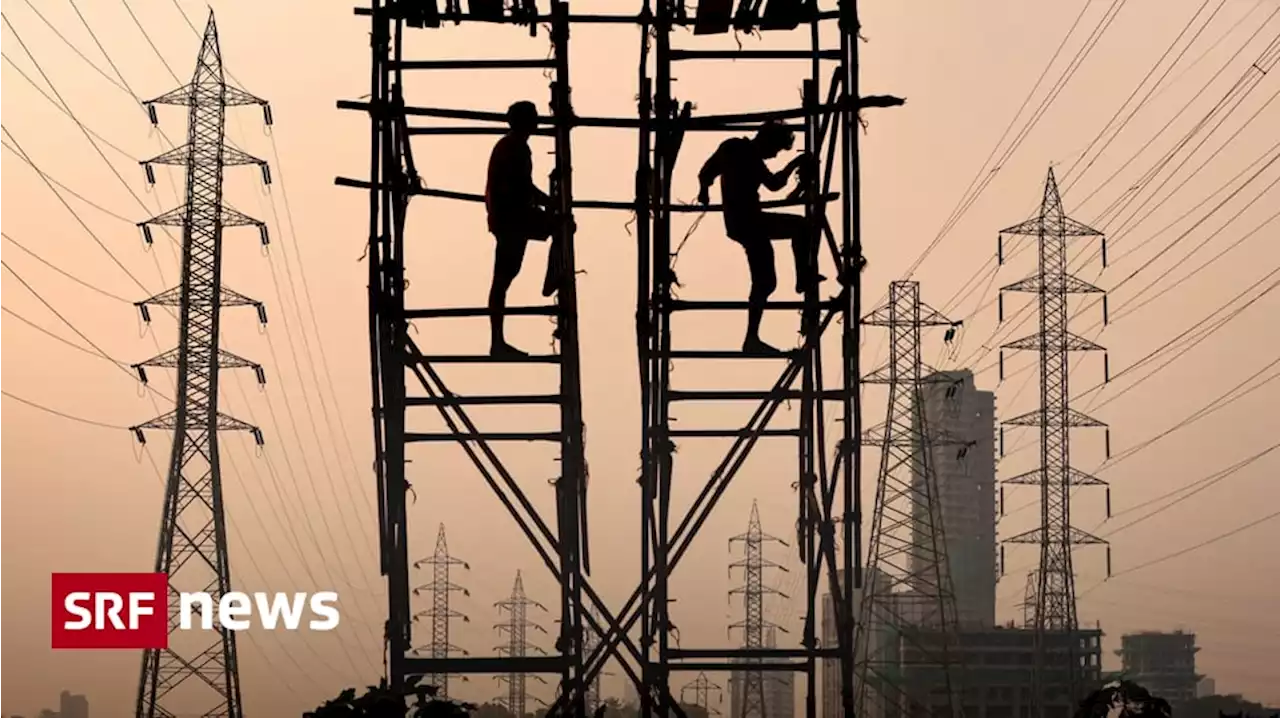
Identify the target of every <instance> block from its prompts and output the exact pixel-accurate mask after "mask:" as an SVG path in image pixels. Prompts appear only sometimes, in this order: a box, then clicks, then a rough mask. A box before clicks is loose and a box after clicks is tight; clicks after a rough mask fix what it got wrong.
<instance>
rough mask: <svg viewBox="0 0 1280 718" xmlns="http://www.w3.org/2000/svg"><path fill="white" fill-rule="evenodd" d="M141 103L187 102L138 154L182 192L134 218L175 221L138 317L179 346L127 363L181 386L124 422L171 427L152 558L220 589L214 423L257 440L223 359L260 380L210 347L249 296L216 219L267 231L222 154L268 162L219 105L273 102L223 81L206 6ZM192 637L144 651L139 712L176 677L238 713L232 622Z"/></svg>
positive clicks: (222, 524) (174, 574)
mask: <svg viewBox="0 0 1280 718" xmlns="http://www.w3.org/2000/svg"><path fill="white" fill-rule="evenodd" d="M146 104H147V109H148V112H149V113H150V115H151V118H152V121H153V122H155V121H156V120H157V118H156V114H155V110H154V106H155V105H157V104H162V105H182V106H186V107H188V108H189V110H188V115H187V143H186V144H185V145H183V146H182V147H180V148H176V149H174V150H171V151H169V152H166V153H164V154H161V155H159V156H157V157H155V158H152V159H151V160H149V161H147V162H144V163H143V164H144V165H145V166H146V167H147V169H148V174H149V175H150V173H151V169H150V168H151V165H152V164H170V165H182V166H185V167H186V171H187V178H186V201H185V202H184V204H183V205H182V206H180V207H177V208H175V209H172V210H169V211H167V212H164V213H161V214H160V215H158V216H156V217H152V218H151V219H149V220H147V221H145V222H143V223H141V224H140V226H142V228H143V230H144V233H145V235H146V237H147V239H148V240H149V239H150V226H151V225H160V226H171V227H179V228H181V230H182V244H183V253H182V256H183V261H182V281H181V284H180V285H179V286H178V287H175V288H173V289H170V290H166V291H164V292H161V293H160V294H157V295H155V296H153V297H150V298H148V299H146V300H143V301H142V302H140V303H139V307H140V309H141V310H142V312H143V317H144V318H147V317H148V316H149V314H148V310H147V307H148V306H149V305H154V306H171V307H177V308H178V312H179V319H180V323H179V343H178V348H177V349H176V350H173V351H169V352H164V353H162V354H160V355H158V356H156V357H153V358H152V359H149V360H147V361H145V362H142V363H140V364H138V365H136V368H137V369H138V371H139V375H140V377H142V378H143V380H144V381H145V379H146V374H145V370H144V367H146V366H153V367H156V366H159V367H171V368H175V369H177V372H178V392H177V394H178V396H177V400H176V401H177V405H176V406H175V408H174V410H173V411H172V412H170V413H167V414H164V415H162V416H160V417H157V418H155V419H152V420H151V421H148V422H146V423H144V424H141V425H138V426H135V427H131V428H132V429H133V430H134V432H135V433H136V434H138V436H139V438H141V437H142V432H143V430H147V429H160V430H169V431H172V432H173V447H172V454H171V459H170V463H169V474H168V479H167V481H166V489H165V508H164V515H163V518H162V521H161V528H160V542H159V547H158V549H157V552H156V554H157V555H156V564H155V570H156V572H158V573H166V574H168V576H169V581H170V586H171V587H172V590H175V591H180V590H191V589H197V590H203V591H207V592H209V593H210V594H212V595H213V597H214V600H215V601H217V600H219V599H220V598H221V596H222V595H224V594H225V593H226V592H228V591H230V590H231V570H230V565H229V560H228V555H227V529H226V515H225V511H224V506H223V496H222V477H221V473H220V470H219V455H218V433H219V432H220V431H230V430H242V431H249V432H251V433H253V435H254V438H255V439H256V440H257V441H258V442H259V443H261V441H262V436H261V432H260V431H259V430H258V428H257V427H254V426H251V425H249V424H246V423H245V422H242V421H240V420H238V419H234V418H231V417H229V416H226V415H225V414H222V413H220V412H219V411H218V372H219V370H220V369H223V368H238V367H246V368H252V369H254V370H255V371H256V372H257V373H258V377H259V381H261V380H262V369H261V367H260V366H259V365H257V364H254V363H253V362H250V361H248V360H245V359H242V358H240V357H237V356H235V355H233V354H230V353H229V352H224V351H222V350H221V349H219V347H218V336H219V325H220V314H221V309H222V307H223V306H224V305H257V303H256V302H254V301H252V300H249V299H248V298H246V297H244V296H243V295H240V294H237V293H235V292H231V291H230V290H227V289H225V288H224V287H223V286H222V230H223V228H224V227H235V226H256V227H258V229H259V231H260V232H261V233H262V239H263V242H264V243H265V242H266V239H267V236H266V229H265V225H263V224H262V223H261V222H259V221H257V220H254V219H251V218H249V217H247V216H245V215H243V214H241V213H240V212H237V211H236V210H234V209H231V208H230V207H228V206H227V205H226V204H225V203H224V201H223V193H222V181H223V173H224V170H225V167H226V165H228V164H250V163H252V164H258V165H260V166H265V163H263V162H262V161H261V160H257V159H256V158H251V157H249V156H248V155H244V153H241V152H238V151H236V152H233V151H231V150H230V149H229V148H228V147H226V146H225V144H224V139H225V134H226V126H225V125H226V109H227V107H231V106H239V105H260V106H262V107H263V108H264V114H265V117H266V118H267V120H268V121H269V120H270V113H269V111H268V110H267V109H266V106H267V103H266V101H265V100H262V99H260V98H258V97H254V96H253V95H250V94H249V93H247V92H244V91H243V90H240V89H237V88H234V87H229V86H227V84H226V81H225V79H224V77H223V73H222V57H221V51H220V49H219V47H218V32H217V26H216V24H215V22H214V17H213V13H212V12H210V14H209V21H208V24H207V26H206V28H205V33H204V37H203V40H202V42H201V47H200V54H199V58H198V60H197V62H196V69H195V73H194V74H193V76H192V79H191V81H190V82H189V83H188V84H187V85H184V86H183V87H180V88H178V89H176V90H173V91H171V92H169V93H167V94H165V95H161V96H160V97H158V98H156V99H154V100H151V101H149V102H148V103H146ZM192 558H195V559H196V560H191V559H192ZM177 610H178V606H177V605H176V604H175V605H173V606H171V607H170V612H171V615H170V625H171V626H174V625H176V624H177V615H176V612H177ZM190 643H192V641H171V643H170V645H169V647H168V648H164V649H151V650H147V651H145V652H144V653H143V656H142V668H141V675H140V679H139V684H138V701H137V711H136V714H137V716H138V718H157V716H160V717H163V716H167V715H172V714H173V713H174V712H175V711H174V710H172V709H170V708H168V707H167V706H170V705H173V703H174V702H175V701H180V700H184V698H185V696H184V693H186V691H184V690H179V691H177V692H176V693H175V690H176V689H178V688H179V687H181V686H184V684H189V685H190V686H191V687H192V688H193V689H195V690H200V689H201V688H203V689H204V692H205V694H206V696H207V694H208V692H209V689H212V693H213V694H214V695H213V697H212V702H211V704H210V705H208V707H207V708H205V710H204V715H206V716H210V717H214V716H217V717H225V718H241V716H242V715H243V709H242V706H241V696H240V675H239V665H238V660H237V655H236V641H235V634H234V633H233V632H232V631H231V630H229V629H225V628H224V629H220V630H219V631H218V637H217V639H216V640H215V641H214V642H213V643H212V645H204V644H203V643H200V644H197V645H190ZM192 700H195V699H194V698H193V699H192Z"/></svg>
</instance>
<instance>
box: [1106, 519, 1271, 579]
mask: <svg viewBox="0 0 1280 718" xmlns="http://www.w3.org/2000/svg"><path fill="white" fill-rule="evenodd" d="M1277 517H1280V511H1274V512H1272V513H1269V514H1267V515H1266V516H1263V517H1261V518H1258V519H1255V520H1253V521H1250V522H1249V523H1247V524H1243V525H1241V526H1237V527H1236V528H1233V529H1231V530H1230V531H1227V532H1225V533H1221V534H1218V535H1217V536H1214V537H1213V538H1210V539H1206V540H1204V541H1201V542H1200V543H1197V544H1194V545H1192V546H1188V547H1186V548H1184V549H1181V550H1178V551H1174V552H1172V553H1168V554H1165V555H1163V556H1160V557H1158V558H1154V559H1151V560H1150V561H1144V562H1143V563H1140V564H1138V565H1136V566H1130V567H1129V568H1126V569H1123V570H1121V571H1116V572H1115V573H1113V574H1111V577H1112V578H1115V577H1117V576H1123V575H1125V574H1129V573H1133V572H1134V571H1139V570H1141V569H1144V568H1147V567H1149V566H1155V565H1156V564H1160V563H1164V562H1165V561H1169V560H1172V559H1175V558H1178V557H1180V556H1185V555H1187V554H1189V553H1191V552H1193V551H1199V550H1200V549H1202V548H1205V547H1206V546H1212V545H1213V544H1215V543H1218V542H1219V541H1225V540H1226V539H1229V538H1231V537H1232V536H1236V535H1238V534H1241V533H1244V532H1245V531H1248V530H1249V529H1251V528H1253V527H1255V526H1261V525H1262V524H1264V523H1266V522H1268V521H1271V520H1272V519H1275V518H1277Z"/></svg>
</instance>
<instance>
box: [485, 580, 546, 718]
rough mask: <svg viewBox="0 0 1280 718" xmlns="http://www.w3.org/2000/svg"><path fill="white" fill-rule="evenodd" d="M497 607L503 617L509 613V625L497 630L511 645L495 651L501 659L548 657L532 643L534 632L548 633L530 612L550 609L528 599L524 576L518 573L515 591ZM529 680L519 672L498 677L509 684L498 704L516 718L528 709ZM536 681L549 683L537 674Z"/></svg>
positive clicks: (513, 589)
mask: <svg viewBox="0 0 1280 718" xmlns="http://www.w3.org/2000/svg"><path fill="white" fill-rule="evenodd" d="M494 605H495V606H497V607H498V611H499V612H500V613H505V614H506V615H507V616H508V618H507V621H506V622H505V623H499V624H497V625H496V626H494V628H496V629H498V632H499V633H506V634H507V644H506V645H505V646H498V647H497V648H496V649H495V650H496V651H497V652H498V654H499V655H506V656H508V657H510V658H524V657H525V656H528V655H530V652H533V653H540V654H545V653H546V652H545V651H543V650H542V649H541V648H539V647H538V646H535V645H533V644H532V643H530V642H529V638H528V635H529V630H530V629H532V630H534V631H541V632H543V633H546V632H547V631H546V629H545V628H543V627H542V626H540V625H538V624H537V623H534V622H533V621H530V620H529V608H530V607H533V608H537V609H540V610H543V611H545V610H547V609H546V607H545V606H543V605H542V604H541V603H538V602H537V601H535V600H533V599H531V598H529V597H528V596H526V595H525V593H524V579H523V578H522V577H521V576H520V572H519V571H516V582H515V585H514V586H512V587H511V595H510V596H509V597H508V598H506V599H505V600H502V601H498V602H497V603H495V604H494ZM529 677H530V676H529V674H526V673H522V672H515V671H513V672H511V673H509V674H507V675H505V676H498V677H497V680H499V681H502V682H504V683H506V684H507V695H506V697H505V698H500V699H498V700H499V702H500V703H502V704H503V705H505V706H506V707H507V710H509V711H511V714H512V715H513V716H515V717H516V718H523V717H524V713H525V705H526V703H527V702H528V698H529V695H528V693H527V692H526V690H525V686H526V682H527V680H528V678H529ZM533 679H534V680H536V681H539V682H542V683H545V682H546V680H545V679H544V678H543V677H542V676H539V675H536V674H535V675H533Z"/></svg>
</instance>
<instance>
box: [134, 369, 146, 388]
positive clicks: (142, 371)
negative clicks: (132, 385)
mask: <svg viewBox="0 0 1280 718" xmlns="http://www.w3.org/2000/svg"><path fill="white" fill-rule="evenodd" d="M134 369H137V370H138V381H140V382H142V383H143V384H146V383H147V368H146V367H144V366H142V365H141V364H139V365H137V366H135V367H134Z"/></svg>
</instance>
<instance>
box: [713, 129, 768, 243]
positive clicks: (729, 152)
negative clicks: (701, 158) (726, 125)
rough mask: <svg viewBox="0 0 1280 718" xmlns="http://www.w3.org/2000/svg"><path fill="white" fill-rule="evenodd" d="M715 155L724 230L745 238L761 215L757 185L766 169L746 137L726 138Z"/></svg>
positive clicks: (732, 235) (735, 236)
mask: <svg viewBox="0 0 1280 718" xmlns="http://www.w3.org/2000/svg"><path fill="white" fill-rule="evenodd" d="M716 155H718V158H717V162H718V163H719V165H720V167H719V169H720V197H721V201H722V202H723V203H724V227H725V231H726V233H727V234H728V235H729V236H730V237H732V238H734V239H745V238H747V235H749V234H750V233H751V232H752V231H753V230H754V229H755V223H756V221H757V219H758V217H759V215H760V211H761V210H760V185H761V184H763V183H764V179H765V177H767V176H768V174H769V168H768V167H767V166H766V165H765V163H764V159H762V158H761V157H760V155H759V154H757V153H756V151H755V148H754V147H753V146H752V144H751V140H749V139H747V138H745V137H733V138H730V139H727V140H725V141H724V142H722V143H721V144H720V147H719V149H717V150H716Z"/></svg>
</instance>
